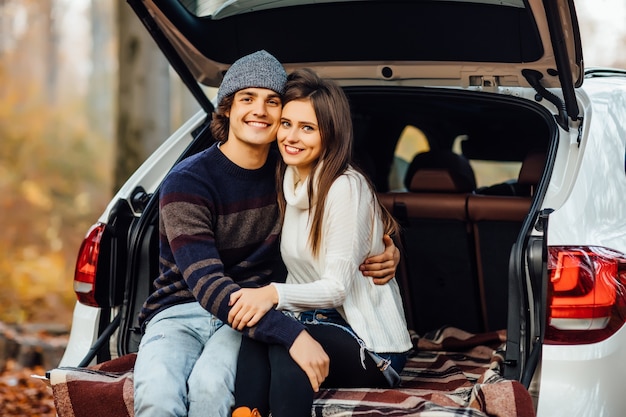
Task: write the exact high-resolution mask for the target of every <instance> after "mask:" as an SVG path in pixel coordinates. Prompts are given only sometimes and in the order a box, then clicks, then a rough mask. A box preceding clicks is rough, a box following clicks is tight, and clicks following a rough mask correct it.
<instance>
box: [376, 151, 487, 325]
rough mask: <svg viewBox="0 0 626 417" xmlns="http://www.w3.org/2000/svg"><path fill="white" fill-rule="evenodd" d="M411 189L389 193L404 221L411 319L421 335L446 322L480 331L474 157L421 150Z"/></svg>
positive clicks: (409, 177)
mask: <svg viewBox="0 0 626 417" xmlns="http://www.w3.org/2000/svg"><path fill="white" fill-rule="evenodd" d="M405 185H406V186H407V188H408V190H409V191H408V192H403V193H400V192H396V193H385V194H384V195H383V197H382V198H383V202H384V204H385V205H386V206H387V207H388V208H389V209H390V211H391V212H392V213H393V214H394V216H396V218H397V219H398V220H399V221H400V222H401V224H402V225H403V232H402V235H403V242H404V249H405V251H406V258H407V269H408V275H409V279H408V282H407V285H406V287H407V290H408V297H409V298H410V303H411V306H412V314H411V315H412V317H411V321H412V322H413V323H414V328H415V330H416V331H417V332H418V333H419V334H423V333H424V332H426V331H429V330H434V329H436V328H438V327H440V326H443V325H451V326H457V327H460V328H463V329H465V330H468V331H471V332H478V331H481V330H482V328H481V320H480V299H479V292H478V285H477V279H476V272H475V265H474V249H473V246H472V241H471V239H470V236H469V234H468V232H469V223H468V221H467V216H466V200H467V197H468V195H469V194H470V193H471V192H472V190H473V189H474V188H475V179H474V172H473V170H472V168H471V166H470V165H469V162H468V161H467V160H466V159H465V158H463V157H462V156H460V155H456V154H454V153H452V152H439V151H436V152H428V153H422V154H418V155H417V156H416V157H415V158H414V160H413V162H412V163H411V164H410V166H409V168H408V170H407V177H406V178H405Z"/></svg>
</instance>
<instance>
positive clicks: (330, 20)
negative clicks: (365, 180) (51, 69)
mask: <svg viewBox="0 0 626 417" xmlns="http://www.w3.org/2000/svg"><path fill="white" fill-rule="evenodd" d="M129 2H130V3H131V4H132V5H133V7H134V8H135V10H138V9H141V10H139V11H138V14H139V15H140V17H141V19H142V20H143V21H144V23H146V26H147V27H148V29H149V30H150V31H151V33H153V35H154V34H155V33H157V32H160V33H158V35H159V36H155V39H157V42H159V44H160V45H161V48H162V49H164V50H165V49H167V48H169V49H172V50H173V51H175V52H176V55H177V56H178V57H177V59H179V60H180V61H181V63H182V64H183V65H182V66H184V67H185V68H186V71H185V72H187V73H186V74H181V76H183V78H189V77H192V78H193V79H194V80H195V81H196V82H198V83H201V84H204V85H206V86H212V87H217V86H219V84H220V82H221V80H222V75H223V73H224V72H225V71H226V70H227V69H228V67H229V65H230V64H232V62H234V61H235V60H236V59H237V58H239V57H241V56H243V55H245V54H248V53H251V52H254V51H256V50H259V49H265V50H267V51H269V52H270V53H272V54H273V55H275V56H276V57H277V58H278V59H279V60H280V61H281V62H282V63H283V64H284V65H285V67H286V68H287V70H288V71H290V70H293V69H294V68H297V67H302V66H307V67H311V68H313V69H315V70H316V71H317V72H319V73H320V74H321V75H323V76H325V77H329V78H333V79H335V80H336V81H337V82H339V83H340V84H342V85H379V84H386V85H390V84H392V85H420V86H444V87H445V86H449V87H461V88H490V89H495V88H496V87H506V86H510V87H518V86H523V87H528V86H533V87H534V88H535V89H538V88H541V87H543V88H546V89H549V88H559V89H561V90H562V93H563V98H564V109H565V110H566V111H567V114H566V116H569V118H571V119H572V120H576V119H577V118H578V113H579V110H578V106H577V103H576V99H575V95H574V89H575V87H578V86H580V85H581V84H582V82H583V72H584V70H583V59H582V52H581V44H580V34H579V30H578V22H577V18H576V13H575V9H574V4H573V0H549V1H548V0H502V1H496V0H475V1H468V0H448V1H443V0H423V1H393V0H391V1H380V0H378V1H319V0H318V1H316V2H314V1H308V0H304V1H294V0H283V1H281V0H248V1H246V0H242V1H236V0H195V1H194V0H181V1H179V0H129ZM139 6H140V7H139ZM163 43H167V45H163ZM168 58H170V60H171V54H170V55H168ZM180 66H181V65H178V66H175V68H176V69H177V71H178V70H179V68H178V67H180ZM179 72H180V71H179ZM529 77H530V78H529ZM537 84H539V85H537ZM192 92H193V91H192ZM542 95H545V92H543V94H542ZM201 104H203V103H201ZM204 106H205V104H203V107H204ZM566 118H567V117H566Z"/></svg>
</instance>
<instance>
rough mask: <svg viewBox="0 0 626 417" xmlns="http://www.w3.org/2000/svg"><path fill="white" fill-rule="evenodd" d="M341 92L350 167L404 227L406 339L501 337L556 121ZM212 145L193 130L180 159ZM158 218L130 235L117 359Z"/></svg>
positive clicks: (510, 108) (384, 91) (518, 110)
mask: <svg viewBox="0 0 626 417" xmlns="http://www.w3.org/2000/svg"><path fill="white" fill-rule="evenodd" d="M346 93H347V95H348V97H349V100H350V104H351V107H352V111H353V120H354V140H355V146H354V153H355V155H354V160H355V163H356V164H358V165H359V167H360V168H361V169H362V170H363V171H364V172H366V174H367V175H368V176H369V177H370V179H371V180H372V182H373V184H374V185H375V187H376V190H377V193H378V195H379V197H380V199H381V201H382V202H383V204H384V205H385V206H386V207H387V208H388V209H389V210H390V212H391V213H392V214H393V215H394V216H395V217H396V219H397V220H398V221H399V222H400V224H401V226H402V228H401V229H402V230H401V233H400V235H399V236H395V241H396V244H397V245H398V246H399V247H400V248H401V253H402V261H401V265H400V266H399V268H398V275H397V279H398V281H399V284H400V288H401V291H402V295H403V300H404V304H405V311H406V315H407V321H408V324H409V327H410V328H411V330H414V331H415V332H416V333H417V334H418V335H419V334H424V333H426V332H428V331H431V330H434V329H437V328H440V327H441V326H445V325H449V326H455V327H458V328H461V329H463V330H466V331H469V332H475V333H478V332H485V331H490V330H500V329H506V328H507V311H508V309H509V305H508V297H507V294H508V276H509V257H510V252H511V246H512V245H513V244H514V242H515V241H516V240H517V239H518V236H519V235H520V231H521V228H522V224H523V222H524V219H525V217H526V215H527V214H528V212H529V209H530V206H531V202H532V199H533V191H534V189H535V188H536V186H537V184H538V183H539V181H540V180H541V178H542V176H543V173H544V172H543V171H544V169H545V168H544V165H545V160H546V154H547V149H548V146H549V143H550V141H551V139H552V138H554V137H555V132H554V131H552V129H554V128H553V127H552V126H553V123H550V122H549V118H550V117H552V116H551V115H550V114H549V113H547V112H546V111H545V109H543V107H540V106H532V105H528V104H523V103H522V104H520V101H519V100H515V99H514V98H511V97H506V96H505V97H502V96H497V95H495V94H494V95H493V97H492V96H490V95H489V94H485V93H484V92H483V93H481V94H480V97H479V96H478V95H477V94H472V93H471V92H470V93H468V92H463V93H460V92H453V91H449V90H433V89H428V90H426V89H420V88H414V89H409V88H393V89H392V88H373V87H369V88H364V87H359V88H346ZM212 143H213V138H212V137H211V135H210V132H209V129H207V128H206V127H204V128H200V129H198V131H197V132H196V138H195V141H194V143H193V145H192V147H191V148H190V149H189V150H188V152H187V156H188V155H191V154H193V153H195V152H198V151H200V150H201V149H205V148H206V147H208V146H210V145H211V144H212ZM481 164H483V165H485V164H486V166H487V168H486V169H485V168H484V167H483V168H481ZM481 170H482V171H484V172H480V171H481ZM157 209H158V204H157V198H156V196H152V198H151V200H150V202H149V203H148V205H147V206H146V208H145V210H144V212H143V215H142V216H141V218H140V219H139V220H138V221H139V222H140V224H139V225H138V227H137V228H135V230H137V232H136V233H137V237H136V239H133V240H134V241H135V242H137V243H136V245H135V246H136V247H135V248H131V251H130V253H131V255H130V256H131V258H132V259H131V262H129V265H130V267H129V270H128V272H127V273H128V274H130V275H131V276H130V277H129V279H126V280H125V281H126V283H127V287H126V288H125V295H124V297H125V300H126V301H125V302H124V303H123V310H122V323H121V329H122V332H121V333H120V337H119V341H118V347H119V351H120V353H121V354H122V353H130V352H136V351H137V348H138V344H139V341H140V332H139V329H138V327H137V313H138V312H139V309H140V308H141V305H142V303H143V301H144V300H145V299H146V297H147V295H148V293H149V292H150V291H151V285H152V284H151V283H152V280H153V279H154V278H155V277H156V274H157V273H158V210H157ZM133 254H134V255H133Z"/></svg>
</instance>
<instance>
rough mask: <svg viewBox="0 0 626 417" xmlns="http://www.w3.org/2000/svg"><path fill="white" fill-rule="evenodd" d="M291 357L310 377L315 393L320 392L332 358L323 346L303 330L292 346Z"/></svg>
mask: <svg viewBox="0 0 626 417" xmlns="http://www.w3.org/2000/svg"><path fill="white" fill-rule="evenodd" d="M289 355H290V356H291V358H292V359H293V360H294V362H295V363H297V364H298V365H299V366H300V368H302V370H303V371H304V373H305V374H306V376H307V377H309V381H310V382H311V387H312V388H313V391H315V392H318V391H319V390H320V385H322V382H324V380H325V379H326V377H327V376H328V372H329V369H330V358H329V357H328V355H327V354H326V352H325V351H324V348H322V345H320V344H319V343H318V342H317V340H315V339H313V337H312V336H311V335H310V334H309V332H307V331H306V330H303V331H302V332H300V334H299V335H298V337H296V340H295V341H294V342H293V345H291V348H290V349H289Z"/></svg>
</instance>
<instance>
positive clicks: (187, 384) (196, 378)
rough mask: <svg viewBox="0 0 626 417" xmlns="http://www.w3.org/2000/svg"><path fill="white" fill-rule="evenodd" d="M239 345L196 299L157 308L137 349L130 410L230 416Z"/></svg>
mask: <svg viewBox="0 0 626 417" xmlns="http://www.w3.org/2000/svg"><path fill="white" fill-rule="evenodd" d="M240 345H241V334H240V333H239V332H237V331H235V330H233V329H232V328H231V327H230V326H228V325H224V324H223V322H222V321H221V320H219V319H218V318H217V317H215V316H213V315H212V314H210V313H209V312H207V311H206V310H205V309H203V308H202V307H201V306H200V304H198V303H197V302H192V303H185V304H180V305H175V306H172V307H169V308H167V309H166V310H163V311H161V312H159V313H158V314H157V315H156V316H154V317H153V318H152V319H151V320H150V322H149V323H148V325H147V327H146V332H145V334H144V336H143V338H142V339H141V344H140V346H139V352H138V353H137V361H136V363H135V371H134V388H135V416H137V417H142V416H189V417H196V416H204V417H230V415H231V407H232V405H233V404H234V401H235V400H234V395H233V392H234V386H235V372H236V369H237V356H238V354H239V347H240Z"/></svg>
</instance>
